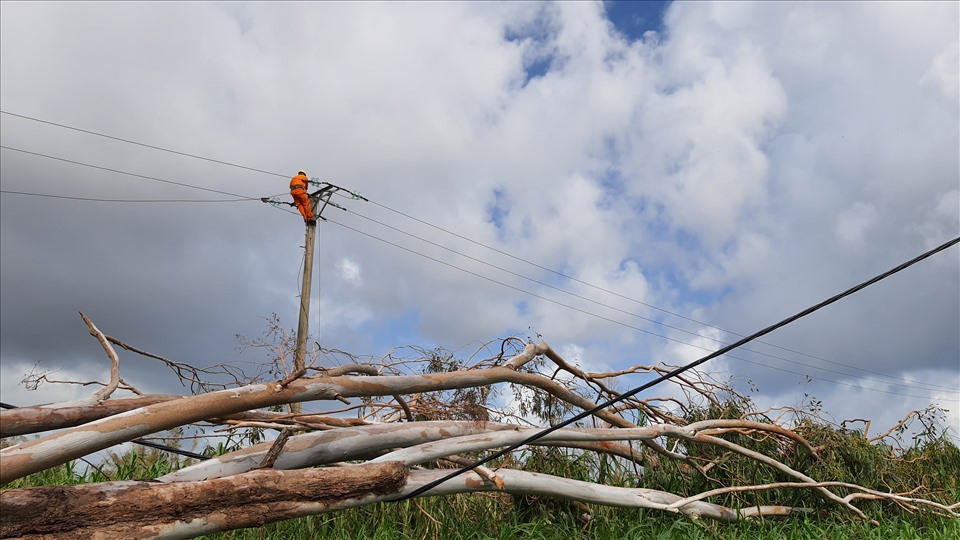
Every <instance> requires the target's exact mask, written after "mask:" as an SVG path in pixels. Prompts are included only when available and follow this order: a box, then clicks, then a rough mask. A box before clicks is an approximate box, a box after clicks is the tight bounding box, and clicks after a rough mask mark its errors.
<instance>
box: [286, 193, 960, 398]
mask: <svg viewBox="0 0 960 540" xmlns="http://www.w3.org/2000/svg"><path fill="white" fill-rule="evenodd" d="M291 213H292V212H291ZM328 222H329V223H332V224H334V225H339V226H340V227H343V228H345V229H348V230H351V231H353V232H355V233H357V234H362V235H364V236H367V237H369V238H372V239H374V240H378V241H380V242H383V243H385V244H388V245H391V246H393V247H395V248H397V249H402V250H404V251H407V252H409V253H412V254H414V255H417V256H419V257H423V258H424V259H427V260H430V261H433V262H436V263H439V264H442V265H444V266H449V267H450V268H453V269H454V270H459V271H460V272H463V273H465V274H470V275H472V276H475V277H478V278H480V279H484V280H487V281H489V282H491V283H496V284H497V285H501V286H503V287H506V288H508V289H513V290H515V291H517V292H521V293H523V294H526V295H528V296H532V297H534V298H537V299H540V300H543V301H545V302H550V303H551V304H555V305H558V306H560V307H564V308H567V309H570V310H573V311H576V312H579V313H583V314H584V315H588V316H590V317H594V318H597V319H600V320H603V321H607V322H610V323H613V324H616V325H619V326H623V327H624V328H629V329H631V330H636V331H638V332H643V333H644V334H648V335H651V336H654V337H658V338H661V339H664V340H666V341H672V342H674V343H677V344H679V345H686V346H687V347H692V348H694V349H700V350H701V351H710V350H711V349H708V348H706V347H702V346H700V345H694V344H693V343H688V342H686V341H682V340H679V339H676V338H672V337H669V336H665V335H663V334H658V333H656V332H653V331H650V330H646V329H643V328H640V327H637V326H633V325H631V324H627V323H625V322H623V321H618V320H616V319H611V318H609V317H604V316H603V315H600V314H597V313H593V312H592V311H587V310H585V309H581V308H578V307H575V306H571V305H569V304H564V303H563V302H560V301H558V300H554V299H552V298H547V297H546V296H542V295H540V294H537V293H535V292H531V291H528V290H526V289H521V288H520V287H515V286H513V285H510V284H508V283H504V282H502V281H499V280H497V279H494V278H492V277H490V276H485V275H483V274H478V273H477V272H473V271H471V270H467V269H465V268H461V267H459V266H457V265H455V264H452V263H448V262H446V261H442V260H440V259H437V258H434V257H431V256H430V255H426V254H424V253H420V252H419V251H416V250H414V249H410V248H408V247H404V246H401V245H400V244H396V243H394V242H391V241H389V240H385V239H383V238H380V237H379V236H376V235H373V234H370V233H367V232H364V231H361V230H359V229H355V228H353V227H351V226H349V225H345V224H343V223H340V222H338V221H335V220H332V219H330V220H328ZM745 350H749V349H745ZM758 354H763V353H758ZM766 356H770V357H771V358H776V359H779V360H782V361H784V362H788V363H791V364H798V365H801V366H804V367H807V368H811V369H817V370H820V371H827V372H830V373H836V374H838V375H843V376H846V377H853V378H856V379H862V380H866V381H872V382H879V383H881V384H889V383H884V382H883V381H877V380H876V379H869V378H866V377H858V376H856V375H851V374H849V373H843V372H840V371H834V370H831V369H826V368H821V367H817V366H811V365H809V364H804V363H802V362H797V361H795V360H789V359H786V358H780V357H778V356H772V355H769V354H768V355H766ZM728 357H729V358H732V359H734V360H739V361H742V362H746V363H748V364H754V365H757V366H762V367H765V368H768V369H773V370H776V371H781V372H783V373H789V374H791V375H800V376H803V377H808V378H810V379H813V380H818V381H824V382H828V383H831V384H837V385H840V386H846V387H848V388H855V389H857V390H866V391H869V392H880V393H882V394H890V395H894V396H903V397H909V398H918V399H927V398H928V397H929V396H917V395H913V394H904V393H902V392H894V391H891V390H881V389H879V388H869V387H866V386H859V385H856V384H851V383H846V382H842V381H835V380H833V379H827V378H824V377H817V376H814V375H810V374H807V373H800V372H797V371H791V370H789V369H784V368H781V367H777V366H771V365H769V364H764V363H762V362H757V361H753V360H747V359H746V358H743V357H740V356H734V355H732V354H731V355H728ZM907 382H909V381H907ZM920 384H923V385H925V386H936V385H930V384H929V383H920ZM941 388H942V389H944V390H953V388H950V387H941ZM912 389H913V390H927V391H935V390H936V388H919V387H914V388H912Z"/></svg>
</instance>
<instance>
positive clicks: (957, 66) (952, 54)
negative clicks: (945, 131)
mask: <svg viewBox="0 0 960 540" xmlns="http://www.w3.org/2000/svg"><path fill="white" fill-rule="evenodd" d="M920 86H921V87H924V88H927V89H929V90H932V91H933V92H934V93H935V94H936V95H937V97H939V98H940V99H941V100H942V103H943V105H944V107H946V108H947V109H948V110H950V111H952V112H953V113H954V114H957V113H958V112H960V42H958V41H957V40H954V41H953V42H952V43H950V44H948V45H947V46H946V47H944V49H943V51H941V52H940V53H938V54H937V55H936V56H935V57H934V58H933V62H932V63H931V65H930V69H928V70H927V71H926V73H924V74H923V76H922V77H920Z"/></svg>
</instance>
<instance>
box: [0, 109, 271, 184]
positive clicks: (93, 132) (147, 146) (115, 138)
mask: <svg viewBox="0 0 960 540" xmlns="http://www.w3.org/2000/svg"><path fill="white" fill-rule="evenodd" d="M0 113H2V114H9V115H10V116H16V117H17V118H23V119H25V120H33V121H34V122H40V123H41V124H49V125H51V126H57V127H59V128H64V129H70V130H73V131H79V132H80V133H87V134H89V135H96V136H97V137H103V138H105V139H112V140H114V141H120V142H125V143H129V144H135V145H137V146H142V147H144V148H151V149H153V150H160V151H161V152H169V153H171V154H177V155H179V156H186V157H191V158H194V159H202V160H203V161H209V162H211V163H219V164H220V165H229V166H231V167H238V168H240V169H246V170H248V171H254V172H259V173H264V174H272V175H275V176H286V175H283V174H279V173H272V172H270V171H264V170H262V169H255V168H253V167H246V166H244V165H237V164H236V163H230V162H228V161H220V160H217V159H211V158H208V157H203V156H198V155H196V154H188V153H186V152H178V151H177V150H170V149H169V148H163V147H160V146H153V145H152V144H146V143H142V142H137V141H133V140H130V139H124V138H121V137H114V136H113V135H107V134H105V133H99V132H96V131H90V130H87V129H81V128H78V127H73V126H68V125H66V124H58V123H56V122H51V121H49V120H41V119H39V118H34V117H32V116H26V115H22V114H16V113H12V112H8V111H0Z"/></svg>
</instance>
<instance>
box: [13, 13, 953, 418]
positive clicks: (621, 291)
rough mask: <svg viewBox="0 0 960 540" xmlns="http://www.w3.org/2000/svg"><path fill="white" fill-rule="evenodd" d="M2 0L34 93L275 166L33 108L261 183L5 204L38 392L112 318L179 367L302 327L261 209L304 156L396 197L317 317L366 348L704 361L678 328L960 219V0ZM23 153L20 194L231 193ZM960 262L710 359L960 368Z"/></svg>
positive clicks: (125, 150) (365, 212)
mask: <svg viewBox="0 0 960 540" xmlns="http://www.w3.org/2000/svg"><path fill="white" fill-rule="evenodd" d="M0 11H2V17H0V25H2V33H0V34H2V35H0V41H2V43H0V44H2V47H0V58H2V77H0V91H2V92H0V95H2V108H3V109H4V110H9V111H12V112H17V113H22V114H27V115H34V116H37V117H40V118H44V119H49V120H51V121H56V122H59V123H64V124H68V125H76V126H79V127H83V128H86V129H91V130H95V131H101V132H104V133H108V134H111V135H114V136H117V137H123V138H128V139H131V140H138V141H144V142H147V143H149V144H153V145H157V146H163V147H169V148H174V149H177V150H179V151H182V152H187V153H191V154H196V155H202V156H208V157H211V158H213V159H217V160H220V161H224V162H231V163H239V164H242V165H245V166H248V167H253V168H256V169H259V170H261V171H268V173H267V174H264V173H263V172H257V171H251V170H246V169H240V168H235V167H228V166H225V165H223V164H220V163H212V162H205V161H199V160H196V159H191V158H189V157H186V156H177V155H172V154H169V153H162V152H157V151H156V150H152V149H149V148H143V147H137V146H133V145H129V144H123V143H121V142H119V141H116V140H108V139H103V138H96V137H92V136H90V135H89V134H82V133H77V132H74V131H69V130H64V129H60V128H55V127H53V126H50V125H44V124H38V123H36V122H30V121H28V120H24V119H18V118H15V117H10V116H8V115H4V117H3V122H2V123H0V135H2V139H3V144H4V145H6V146H12V147H19V148H23V149H25V150H30V151H36V152H45V153H49V154H51V155H57V156H61V157H64V158H67V159H72V160H76V161H83V162H89V163H93V164H97V165H101V166H105V167H110V168H115V169H119V170H124V171H130V172H133V173H136V174H141V175H145V176H151V177H156V178H163V179H169V180H173V181H179V182H183V183H189V184H194V185H198V186H202V187H206V188H211V189H216V190H221V191H226V192H230V193H237V194H240V195H243V196H244V197H250V198H251V200H249V201H241V202H232V203H210V204H205V203H204V204H201V203H190V204H187V203H156V204H121V203H95V202H79V201H65V200H58V199H49V198H46V199H28V198H24V197H15V196H12V195H8V194H4V195H3V198H2V200H0V210H2V211H0V224H2V227H0V253H2V258H0V289H2V290H0V297H2V298H3V302H2V306H0V312H2V313H0V325H2V331H3V340H2V345H0V354H2V356H0V358H2V370H3V373H4V379H8V378H9V377H8V376H7V375H8V374H9V373H10V370H11V369H13V368H12V367H11V366H16V365H19V363H20V362H28V363H32V362H36V361H39V362H41V364H42V365H43V366H46V367H50V366H55V367H56V366H64V365H77V366H98V365H100V364H99V362H101V360H100V358H99V357H100V354H101V352H100V351H99V350H98V347H97V345H96V343H94V342H93V341H92V340H91V339H90V338H89V336H88V335H87V334H86V332H85V329H84V327H83V326H82V321H79V318H78V317H76V311H77V310H80V309H82V310H84V312H85V313H87V314H88V315H90V316H91V318H92V319H93V320H94V321H95V322H96V323H97V325H98V326H99V327H101V328H102V329H104V331H105V332H107V333H108V334H110V335H113V336H115V337H118V338H120V339H124V340H125V341H128V342H130V343H131V344H133V345H136V346H138V347H141V348H144V349H147V350H150V351H152V352H156V353H158V354H162V355H164V356H167V357H170V358H173V359H176V360H180V361H189V362H192V363H196V364H197V365H209V364H212V363H215V362H220V361H236V360H238V359H241V358H242V359H245V360H252V361H263V359H261V358H257V357H256V356H252V357H251V356H250V351H247V352H246V353H239V352H238V351H237V348H236V342H235V340H234V335H235V334H241V335H248V336H256V335H259V334H260V333H261V332H262V330H263V328H264V320H263V319H264V317H268V316H269V315H270V314H271V313H278V314H279V315H280V316H281V320H282V323H283V324H284V326H285V327H290V326H294V325H295V323H294V322H293V321H294V320H295V319H296V313H297V311H298V306H299V298H298V295H299V287H300V271H301V268H302V266H301V265H302V253H303V252H302V239H303V230H302V225H301V223H300V220H299V219H298V217H297V216H296V215H291V214H288V213H284V212H283V211H282V210H284V209H285V208H283V207H281V208H280V209H277V208H273V207H271V206H270V205H265V204H262V203H260V202H259V198H260V197H264V196H278V197H279V198H281V199H285V197H287V195H286V187H287V181H288V179H289V176H290V175H292V174H293V173H295V172H296V170H297V169H298V168H301V167H305V168H307V170H308V171H309V172H310V173H311V175H313V176H317V177H318V178H320V179H321V180H325V181H331V182H334V183H336V184H338V185H342V186H344V187H347V188H349V189H351V190H354V191H357V192H360V193H361V194H363V195H364V196H366V197H368V198H369V199H370V201H371V202H364V201H360V200H349V199H343V200H340V201H339V202H340V203H341V204H342V205H343V206H344V207H345V208H346V209H347V210H346V211H341V210H338V209H336V208H330V209H328V210H327V213H325V217H328V218H329V219H330V220H331V221H330V222H326V223H322V224H321V225H320V231H319V235H320V243H319V245H320V249H319V250H318V258H317V261H316V265H317V270H318V276H319V277H317V278H316V279H317V286H316V287H315V291H314V292H315V295H316V296H315V297H314V299H313V304H312V311H311V321H314V323H315V324H316V321H319V326H312V329H313V333H314V334H315V335H319V336H320V337H322V338H323V343H324V345H325V346H327V345H329V346H331V347H336V348H339V349H342V350H348V351H351V352H355V353H357V354H373V355H376V354H380V353H381V352H383V351H386V350H389V349H390V348H391V347H393V346H396V345H403V344H407V343H413V344H417V345H424V346H432V345H435V344H443V345H446V346H448V347H451V348H456V347H459V346H461V345H463V344H465V343H471V342H474V341H475V340H478V339H492V338H494V337H497V336H505V335H512V334H518V335H530V334H534V333H540V334H542V335H543V336H544V338H545V339H546V340H548V341H549V342H550V343H551V344H553V345H554V347H556V348H557V350H561V349H563V350H565V351H570V352H571V354H574V356H575V357H577V358H580V359H581V360H582V361H583V362H584V363H585V365H590V366H597V369H601V368H603V369H606V368H607V367H609V368H611V369H617V368H622V367H625V366H627V365H632V364H635V363H641V362H642V363H652V361H651V359H663V360H665V361H679V360H683V359H691V358H694V357H699V356H702V354H705V352H704V351H701V350H699V349H690V348H689V347H686V346H681V345H679V344H676V343H674V342H670V341H667V340H665V339H664V337H669V338H672V339H677V340H681V341H685V342H694V343H698V344H702V346H704V347H707V348H709V347H714V346H716V342H713V341H709V340H707V341H704V340H706V338H707V337H714V338H718V339H725V340H726V341H730V340H731V339H732V338H731V337H730V336H734V335H735V334H739V335H744V334H746V333H749V332H752V331H754V330H756V329H759V328H762V327H764V326H766V325H768V324H770V323H772V322H774V321H776V320H779V319H781V318H783V317H786V316H788V315H791V314H792V313H795V312H797V311H799V310H801V309H803V308H805V307H807V306H809V305H810V304H812V303H814V302H816V301H818V300H821V299H823V298H826V297H828V296H830V295H832V294H835V293H837V292H839V291H840V290H843V289H845V288H846V287H849V286H850V285H853V284H854V283H855V282H858V281H860V280H863V279H866V278H868V277H871V276H873V275H875V274H876V273H879V272H881V271H883V270H886V269H887V268H890V267H892V266H894V265H896V264H899V263H900V262H902V261H903V260H906V259H908V258H910V257H912V256H914V255H916V254H917V253H918V252H919V251H921V250H922V249H924V248H929V247H932V246H934V245H937V244H939V243H941V242H944V241H946V240H948V239H950V238H952V237H955V236H957V234H958V225H960V207H958V206H960V205H958V202H957V201H958V198H957V178H960V170H958V168H960V166H958V161H960V160H958V159H957V158H958V153H957V148H958V147H960V140H958V131H960V130H958V116H957V115H956V107H955V105H956V102H957V98H956V62H955V61H952V59H955V55H956V43H957V39H958V36H957V29H956V25H955V21H956V19H957V16H958V7H957V5H956V4H950V3H924V4H916V3H903V4H858V3H853V4H822V3H816V4H811V3H790V4H783V3H710V4H700V3H673V4H671V5H670V7H669V9H668V10H667V12H666V14H665V19H664V23H663V28H662V31H661V32H659V33H647V34H641V35H642V36H643V37H642V38H641V39H639V40H630V39H629V38H627V37H625V35H624V34H623V33H621V32H618V31H617V30H616V29H615V28H614V26H613V25H612V24H611V23H610V21H608V20H607V19H606V16H605V14H604V11H603V9H602V6H601V5H600V4H590V3H553V4H533V3H508V4H496V5H488V4H484V5H483V6H482V7H480V6H478V5H473V4H469V3H451V4H416V5H404V6H402V7H401V6H398V5H392V4H335V3H301V4H296V3H293V4H256V3H253V4H177V3H171V4H82V3H80V4H55V3H39V4H25V3H2V4H0ZM36 29H42V30H40V32H41V34H42V37H43V39H38V38H37V33H36ZM951 55H952V56H951ZM951 77H952V78H951ZM951 81H953V82H952V86H951ZM951 100H952V101H951ZM945 107H946V109H945ZM950 107H953V108H952V109H951V108H950ZM945 110H946V111H947V112H948V114H944V111H945ZM951 110H952V111H953V113H954V114H949V112H950V111H951ZM2 152H3V153H2V162H0V168H2V183H3V189H4V190H18V191H36V192H43V193H56V194H62V195H69V196H81V197H93V198H149V199H177V198H206V197H210V198H220V197H223V196H221V195H218V194H211V193H208V192H201V191H196V190H187V189H185V188H183V187H182V186H175V185H170V184H164V183H161V182H156V181H151V180H148V179H144V178H135V177H131V176H124V175H121V174H116V173H110V172H107V171H103V170H98V169H89V168H83V167H79V166H77V165H71V164H68V163H64V162H57V161H51V160H44V159H42V158H38V157H36V156H30V155H27V154H21V153H17V152H13V151H10V150H3V151H2ZM271 173H275V174H271ZM227 198H229V197H227ZM466 239H471V240H474V241H475V242H473V241H468V240H466ZM954 249H955V248H954ZM958 273H960V271H958V265H957V264H956V256H955V254H953V253H950V252H948V253H945V254H942V256H937V257H935V258H933V259H931V260H929V261H926V262H924V263H923V264H922V265H918V266H917V267H916V268H913V269H910V270H909V271H907V272H904V273H903V274H902V275H899V276H897V277H895V278H891V280H889V281H887V282H885V283H883V284H880V285H877V286H875V287H873V288H871V289H869V290H867V291H864V293H863V294H859V295H857V296H856V297H854V298H851V299H849V300H847V301H844V302H843V303H841V304H838V305H837V306H834V307H831V308H829V309H828V310H824V311H823V312H820V313H817V314H815V316H811V317H810V318H808V319H805V320H804V321H801V322H800V323H797V324H796V325H791V326H790V327H788V328H786V329H784V330H782V331H780V332H778V333H777V334H776V335H773V336H770V337H769V339H770V340H771V342H774V343H776V344H778V345H780V346H782V347H785V348H787V349H789V351H787V350H782V349H776V348H775V347H769V346H762V347H761V346H757V347H756V348H757V350H758V351H759V352H756V353H751V352H744V353H743V355H742V356H743V357H744V358H746V359H749V360H753V361H755V362H757V363H754V364H750V363H745V362H737V361H735V360H729V361H727V362H719V363H715V364H712V365H711V368H710V369H716V370H718V371H723V372H729V373H730V374H731V375H732V376H733V377H734V378H735V380H738V381H741V380H745V379H748V378H749V379H751V380H754V381H755V382H757V383H758V386H759V388H760V389H761V391H763V392H769V393H770V394H771V395H776V396H780V395H784V392H786V389H790V388H793V387H794V386H795V385H796V383H797V381H798V380H801V379H802V377H800V376H796V375H789V374H785V373H784V372H783V371H777V370H775V369H771V368H769V367H765V366H766V365H769V366H775V367H779V368H781V369H789V370H791V371H795V372H802V373H810V374H815V375H816V376H818V377H821V378H824V379H831V378H832V379H838V380H839V379H840V378H841V377H840V376H839V375H837V374H835V373H834V374H831V373H830V372H824V371H823V370H822V369H818V368H827V369H832V368H836V367H837V366H836V365H835V364H831V363H830V361H833V362H842V363H844V364H847V365H850V366H854V368H856V369H854V370H853V371H851V372H850V375H849V377H851V378H850V379H844V380H856V379H855V378H856V377H858V376H860V377H862V376H866V375H865V372H864V371H863V370H870V371H877V372H882V373H885V374H891V375H894V376H896V377H900V378H901V382H903V384H909V382H907V381H909V380H911V379H910V378H909V377H908V376H913V372H914V370H920V369H923V370H929V371H938V370H939V371H938V372H945V373H953V372H955V371H956V368H957V362H958V359H960V344H958V342H957V339H956V328H957V326H958V325H960V313H958V311H960V309H958V306H957V304H956V302H955V299H956V298H957V297H958V295H960V285H958V283H960V276H958ZM557 289H562V290H557ZM564 291H565V292H564ZM561 304H563V305H561ZM571 308H572V309H571ZM656 308H662V309H663V310H666V311H661V310H658V309H656ZM696 321H704V322H703V323H698V322H696ZM657 323H664V324H666V325H669V326H664V325H663V324H657ZM706 323H709V325H708V324H706ZM710 325H715V326H716V327H719V328H722V329H723V330H722V331H721V330H718V329H717V328H715V327H713V326H710ZM399 340H404V341H403V342H400V341H399ZM407 340H409V341H407ZM791 351H796V352H791ZM776 357H779V358H776ZM824 359H825V360H828V361H826V362H825V361H824ZM123 362H124V364H123V365H124V368H123V369H124V370H125V373H126V371H127V370H129V371H130V372H131V373H130V377H129V379H130V380H131V381H133V380H136V379H138V378H144V379H146V380H150V381H166V383H165V384H166V388H167V389H168V390H169V391H179V390H180V388H179V386H178V385H177V383H176V381H175V380H173V379H172V377H171V376H170V374H168V373H165V372H164V371H163V369H162V368H161V367H160V366H157V365H154V364H151V363H148V362H146V361H145V360H142V359H139V358H137V357H135V356H132V355H123ZM672 363H677V362H672ZM858 370H859V371H858ZM902 379H906V381H903V380H902ZM157 384H158V385H159V384H160V383H159V382H158V383H157ZM815 384H818V385H820V384H823V385H824V386H823V388H831V387H830V386H828V385H829V383H827V382H823V381H820V382H818V383H815ZM818 388H820V387H818ZM8 391H9V390H4V392H5V393H6V392H8ZM931 396H932V393H931ZM837 399H838V400H843V394H842V393H838V394H837ZM847 405H849V406H850V409H849V410H851V411H853V410H855V406H856V403H854V402H852V401H851V402H850V403H846V402H845V403H844V404H843V405H837V407H847ZM844 410H847V409H844Z"/></svg>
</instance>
